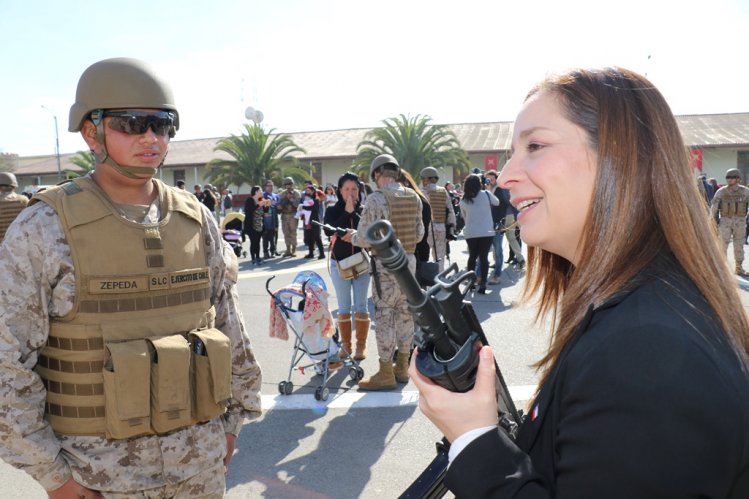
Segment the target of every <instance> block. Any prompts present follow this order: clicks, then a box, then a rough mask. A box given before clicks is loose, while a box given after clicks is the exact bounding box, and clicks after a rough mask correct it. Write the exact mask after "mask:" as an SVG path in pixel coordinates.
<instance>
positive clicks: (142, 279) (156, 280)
mask: <svg viewBox="0 0 749 499" xmlns="http://www.w3.org/2000/svg"><path fill="white" fill-rule="evenodd" d="M209 281H210V270H209V268H208V267H203V268H201V269H189V270H178V271H175V272H160V273H158V274H151V275H137V276H107V277H92V278H90V279H89V281H88V292H89V293H90V294H120V293H139V292H143V291H156V290H163V289H173V288H183V287H186V286H195V285H196V284H205V283H208V282H209Z"/></svg>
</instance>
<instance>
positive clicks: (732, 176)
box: [726, 175, 741, 180]
mask: <svg viewBox="0 0 749 499" xmlns="http://www.w3.org/2000/svg"><path fill="white" fill-rule="evenodd" d="M729 178H741V177H737V176H736V175H731V176H730V177H726V180H728V179H729Z"/></svg>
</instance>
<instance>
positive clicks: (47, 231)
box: [0, 58, 260, 498]
mask: <svg viewBox="0 0 749 499" xmlns="http://www.w3.org/2000/svg"><path fill="white" fill-rule="evenodd" d="M178 116H179V115H178V113H177V109H176V106H175V104H174V100H173V98H172V93H171V91H170V90H169V87H168V86H167V85H166V84H165V83H164V81H163V80H161V79H160V78H159V77H158V76H157V75H156V72H155V71H154V70H153V69H152V68H151V67H149V66H148V65H146V64H145V63H143V62H142V61H138V60H134V59H125V58H120V59H108V60H104V61H101V62H98V63H96V64H94V65H92V66H91V67H89V68H88V69H87V70H86V71H85V72H84V73H83V75H82V76H81V78H80V81H79V84H78V91H77V94H76V101H75V104H73V107H72V108H71V111H70V130H71V131H77V132H80V133H81V136H82V137H83V139H84V141H85V142H86V144H87V145H88V147H89V148H90V149H91V150H92V151H93V152H94V153H95V155H96V159H97V164H96V168H95V170H94V172H93V174H91V175H88V176H85V177H81V178H76V179H74V180H72V181H70V182H68V183H65V184H62V185H59V186H56V187H53V188H50V189H47V190H45V191H44V192H42V193H40V194H37V195H36V196H35V197H34V199H33V200H32V201H31V202H30V204H29V207H28V208H26V209H25V210H24V211H23V212H22V213H21V215H20V216H19V217H18V218H17V219H16V222H15V223H14V224H13V225H12V226H11V227H10V230H9V231H8V238H7V240H6V242H5V243H4V244H3V245H2V246H0V272H2V274H3V275H5V276H9V278H8V279H4V280H3V282H0V309H2V310H3V323H4V324H5V327H6V328H7V330H8V331H9V332H10V333H11V334H7V335H6V334H2V335H0V352H1V353H0V384H2V385H4V386H6V387H9V388H8V389H7V390H4V391H3V392H2V393H3V395H5V396H8V395H10V396H11V397H12V400H13V403H12V404H10V403H8V400H7V399H5V400H3V403H0V426H3V427H5V428H12V431H8V432H4V435H3V438H4V439H3V445H2V447H1V448H0V457H2V458H3V459H4V460H6V461H7V462H9V463H11V464H13V465H15V466H17V467H19V468H23V469H24V471H26V472H27V473H29V474H30V475H31V476H32V477H33V478H34V479H36V480H37V481H38V482H39V483H40V484H41V485H42V486H43V487H44V488H45V489H46V490H47V491H48V494H49V496H50V497H101V496H106V497H110V496H116V497H135V496H138V497H140V496H142V495H143V491H148V495H149V496H151V495H153V496H154V497H155V496H158V497H172V496H177V497H195V496H197V495H200V496H201V497H217V498H218V497H223V496H224V492H225V479H224V475H225V467H226V466H227V465H228V464H229V461H230V459H231V456H232V452H233V448H234V442H235V439H236V435H237V434H238V432H239V429H240V427H241V426H242V423H243V420H244V418H245V417H247V416H256V415H257V414H258V413H259V411H260V401H259V385H260V369H259V366H258V364H257V363H256V362H255V359H254V355H253V353H252V350H251V348H250V343H249V339H248V337H247V334H246V332H245V327H244V324H243V323H242V318H241V316H239V315H238V314H237V313H236V310H237V309H238V304H237V294H236V289H235V287H236V281H237V261H236V257H235V255H234V253H233V252H231V251H229V250H228V246H226V245H225V243H224V242H223V240H222V238H221V234H220V232H219V230H218V227H217V225H216V222H215V219H214V218H213V216H212V214H211V213H210V212H209V211H208V210H207V209H206V207H205V206H204V205H202V204H201V203H200V202H199V201H198V199H197V198H196V197H195V196H193V194H192V193H189V192H185V191H183V190H179V189H176V188H174V187H170V186H167V185H166V184H164V183H163V182H161V181H159V180H156V179H154V178H153V175H154V173H155V172H156V170H157V168H158V167H159V166H160V165H161V163H162V162H163V160H164V156H165V155H166V152H167V147H168V145H169V140H170V139H171V137H172V136H173V135H174V132H175V131H176V130H177V128H178V127H179V119H178ZM8 338H12V339H13V341H10V340H9V339H8ZM18 359H26V360H25V361H24V363H23V364H22V363H21V362H20V361H19V360H18ZM191 366H192V367H191ZM40 378H41V382H40ZM209 380H210V382H209ZM223 436H225V438H223Z"/></svg>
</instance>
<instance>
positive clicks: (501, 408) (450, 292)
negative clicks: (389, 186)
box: [365, 220, 521, 499]
mask: <svg viewBox="0 0 749 499" xmlns="http://www.w3.org/2000/svg"><path fill="white" fill-rule="evenodd" d="M365 236H366V239H367V242H368V243H369V244H370V246H371V247H372V249H373V250H374V252H375V254H376V255H377V257H378V258H379V260H380V262H381V263H382V265H383V266H384V267H385V268H386V269H387V270H388V272H390V274H391V275H392V276H393V277H394V278H395V280H396V281H397V282H398V285H399V286H400V288H401V290H402V291H403V293H404V294H405V295H406V299H407V300H408V307H409V309H410V310H411V312H412V313H413V315H414V320H415V321H416V323H417V324H418V325H419V329H420V330H419V332H417V334H416V337H415V342H416V346H417V347H418V348H419V353H418V354H417V356H416V368H417V369H418V370H419V372H420V373H421V374H423V375H424V376H426V377H428V378H430V379H431V380H433V381H434V382H435V383H437V384H438V385H440V386H442V387H444V388H446V389H448V390H450V391H454V392H466V391H468V390H470V389H471V388H473V385H474V383H475V381H476V371H477V369H478V363H479V355H478V352H479V350H480V349H481V346H482V345H488V344H489V342H488V341H487V339H486V335H485V334H484V331H483V329H482V328H481V323H480V322H479V321H478V318H477V317H476V313H475V312H474V310H473V306H472V305H471V303H469V302H467V301H465V300H464V298H465V293H466V292H467V291H468V289H469V288H470V287H471V285H473V284H474V283H475V282H476V273H475V272H473V271H463V272H458V266H457V264H452V265H451V266H450V267H449V268H448V269H446V270H445V271H444V272H441V273H440V274H438V275H437V278H436V284H435V285H434V286H432V287H430V288H429V289H428V290H427V291H426V292H425V291H423V290H422V289H421V288H420V287H419V283H418V282H416V278H415V277H414V275H413V274H412V273H411V271H410V270H409V268H408V257H407V255H406V252H405V250H404V249H403V246H402V245H401V243H400V242H399V241H398V240H397V239H396V237H395V232H393V228H392V226H391V225H390V222H388V221H386V220H378V221H377V222H375V223H373V224H372V225H371V226H370V227H369V228H368V229H367V232H366V234H365ZM494 365H495V367H496V371H497V384H496V386H497V410H498V414H499V426H500V428H502V430H503V431H505V432H506V433H507V434H508V435H509V436H510V438H512V439H514V438H515V437H516V434H517V428H518V425H519V424H520V421H521V415H520V414H519V413H518V411H517V409H515V404H514V403H513V401H512V397H511V396H510V392H509V390H508V389H507V385H506V384H505V380H504V378H503V377H502V373H501V372H500V370H499V366H497V362H496V360H495V361H494ZM449 448H450V443H449V442H448V441H447V440H446V439H443V440H442V442H440V443H438V444H437V457H435V458H434V460H433V461H432V462H431V463H430V464H429V466H428V467H427V468H426V469H425V470H424V471H423V472H422V473H421V475H420V476H419V477H418V478H417V479H416V480H415V481H414V483H413V484H411V486H410V487H409V488H408V489H407V490H406V491H405V492H404V493H403V494H402V495H401V496H400V497H401V498H402V499H403V498H439V497H442V496H444V495H445V493H446V492H447V488H446V487H445V486H444V478H445V474H446V473H447V465H448V459H447V454H448V451H449Z"/></svg>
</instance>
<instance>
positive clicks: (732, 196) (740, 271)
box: [710, 168, 749, 276]
mask: <svg viewBox="0 0 749 499" xmlns="http://www.w3.org/2000/svg"><path fill="white" fill-rule="evenodd" d="M740 182H741V172H740V171H739V170H738V169H737V168H730V169H728V171H726V184H727V185H724V186H723V187H721V188H720V189H718V191H717V192H716V193H715V195H714V196H713V199H712V201H711V202H710V215H711V216H712V217H713V218H715V219H716V220H718V231H719V232H720V237H721V239H722V240H723V245H724V247H725V250H726V253H728V244H729V243H730V242H731V241H733V258H734V262H735V265H736V274H737V275H741V276H746V275H747V273H746V271H745V270H744V267H743V263H744V242H745V241H746V220H747V208H748V207H749V187H746V186H744V185H741V184H740Z"/></svg>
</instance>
